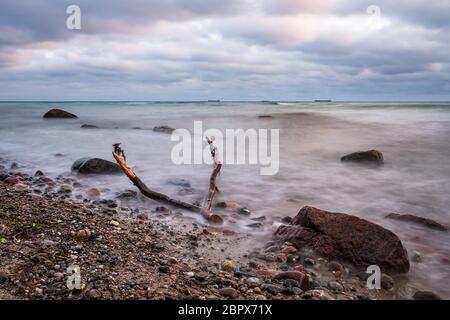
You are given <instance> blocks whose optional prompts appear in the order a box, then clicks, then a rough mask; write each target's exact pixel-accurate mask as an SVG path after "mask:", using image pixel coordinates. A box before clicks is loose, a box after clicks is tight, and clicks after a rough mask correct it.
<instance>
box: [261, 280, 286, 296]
mask: <svg viewBox="0 0 450 320" xmlns="http://www.w3.org/2000/svg"><path fill="white" fill-rule="evenodd" d="M261 289H263V290H265V291H267V292H269V293H270V294H272V295H274V296H276V295H277V294H279V293H280V292H281V291H282V290H283V288H282V287H280V286H277V285H274V284H266V283H265V284H263V285H261Z"/></svg>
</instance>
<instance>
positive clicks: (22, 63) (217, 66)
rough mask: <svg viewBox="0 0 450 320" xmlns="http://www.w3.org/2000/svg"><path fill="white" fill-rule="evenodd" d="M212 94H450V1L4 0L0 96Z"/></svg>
mask: <svg viewBox="0 0 450 320" xmlns="http://www.w3.org/2000/svg"><path fill="white" fill-rule="evenodd" d="M69 5H78V6H79V8H80V10H81V29H79V30H77V29H75V30H71V29H68V28H67V26H66V20H67V19H68V18H69V16H70V15H69V14H67V13H66V9H67V7H68V6H69ZM208 99H222V100H283V101H286V100H312V99H333V100H366V101H367V100H407V101H413V100H450V0H445V1H443V0H433V1H429V0H428V1H426V0H396V1H392V0H390V1H389V0H371V1H366V0H346V1H344V0H226V1H225V0H221V1H216V0H166V1H164V0H127V1H118V0H96V1H92V0H70V1H66V0H58V1H54V0H33V1H17V0H0V100H20V101H23V100H45V101H62V100H171V101H174V100H208Z"/></svg>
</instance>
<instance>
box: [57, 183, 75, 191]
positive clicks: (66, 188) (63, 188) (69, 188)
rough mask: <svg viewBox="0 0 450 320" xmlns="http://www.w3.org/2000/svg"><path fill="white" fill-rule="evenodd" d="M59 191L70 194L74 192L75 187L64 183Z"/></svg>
mask: <svg viewBox="0 0 450 320" xmlns="http://www.w3.org/2000/svg"><path fill="white" fill-rule="evenodd" d="M59 191H60V192H64V193H70V192H72V191H73V187H72V186H71V185H70V184H67V183H64V184H62V185H60V186H59Z"/></svg>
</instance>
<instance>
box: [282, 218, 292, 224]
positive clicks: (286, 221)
mask: <svg viewBox="0 0 450 320" xmlns="http://www.w3.org/2000/svg"><path fill="white" fill-rule="evenodd" d="M281 222H283V223H286V224H290V223H291V222H292V218H291V217H284V218H283V219H281Z"/></svg>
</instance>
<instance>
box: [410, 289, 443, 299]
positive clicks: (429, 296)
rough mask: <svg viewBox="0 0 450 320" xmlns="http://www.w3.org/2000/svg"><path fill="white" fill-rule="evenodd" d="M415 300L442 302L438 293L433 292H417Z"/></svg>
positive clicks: (414, 296)
mask: <svg viewBox="0 0 450 320" xmlns="http://www.w3.org/2000/svg"><path fill="white" fill-rule="evenodd" d="M413 299H414V300H441V297H439V296H438V295H437V294H436V293H434V292H431V291H416V292H415V293H414V295H413Z"/></svg>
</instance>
